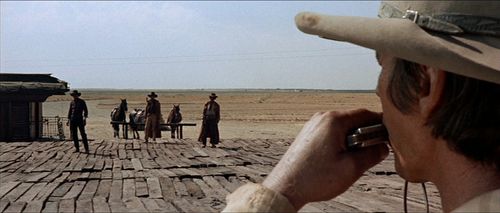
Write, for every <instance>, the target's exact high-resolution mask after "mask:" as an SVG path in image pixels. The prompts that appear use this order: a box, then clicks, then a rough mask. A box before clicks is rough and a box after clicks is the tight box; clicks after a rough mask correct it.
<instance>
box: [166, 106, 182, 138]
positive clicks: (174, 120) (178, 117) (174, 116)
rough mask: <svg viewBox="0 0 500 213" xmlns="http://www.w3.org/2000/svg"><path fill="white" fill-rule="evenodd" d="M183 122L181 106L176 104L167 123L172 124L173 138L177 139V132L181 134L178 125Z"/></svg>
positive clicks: (171, 133) (171, 134)
mask: <svg viewBox="0 0 500 213" xmlns="http://www.w3.org/2000/svg"><path fill="white" fill-rule="evenodd" d="M181 121H182V114H181V108H180V105H179V104H177V105H175V104H174V105H173V108H172V110H170V113H168V118H167V123H169V124H172V125H171V128H170V137H171V138H175V132H177V134H179V132H178V126H177V125H176V124H178V123H180V122H181Z"/></svg>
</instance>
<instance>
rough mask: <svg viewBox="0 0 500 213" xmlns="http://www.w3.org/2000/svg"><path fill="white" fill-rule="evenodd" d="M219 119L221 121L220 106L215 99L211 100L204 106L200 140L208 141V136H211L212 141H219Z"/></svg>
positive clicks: (213, 142) (216, 142) (215, 142)
mask: <svg viewBox="0 0 500 213" xmlns="http://www.w3.org/2000/svg"><path fill="white" fill-rule="evenodd" d="M219 121H220V106H219V104H218V103H217V102H215V101H209V102H207V103H206V104H205V107H204V108H203V123H202V125H201V132H200V136H199V137H198V141H199V142H202V143H206V141H207V138H210V143H212V144H218V143H219V126H218V124H219Z"/></svg>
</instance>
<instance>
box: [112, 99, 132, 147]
mask: <svg viewBox="0 0 500 213" xmlns="http://www.w3.org/2000/svg"><path fill="white" fill-rule="evenodd" d="M120 100H121V103H120V105H119V106H118V107H115V108H114V109H113V110H112V111H111V115H110V116H111V121H119V122H125V119H126V116H125V112H126V111H127V110H128V109H127V99H120ZM112 126H113V130H114V131H113V137H115V138H116V137H117V138H120V135H119V132H120V125H119V124H113V125H112Z"/></svg>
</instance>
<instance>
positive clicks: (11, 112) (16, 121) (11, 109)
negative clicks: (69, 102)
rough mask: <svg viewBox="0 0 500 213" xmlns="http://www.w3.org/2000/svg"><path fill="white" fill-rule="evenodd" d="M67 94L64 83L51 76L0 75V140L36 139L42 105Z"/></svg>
mask: <svg viewBox="0 0 500 213" xmlns="http://www.w3.org/2000/svg"><path fill="white" fill-rule="evenodd" d="M67 91H69V89H68V83H67V82H64V81H61V80H59V79H57V78H55V77H52V76H51V74H17V73H0V141H32V140H37V139H39V138H40V137H41V135H42V132H43V126H42V113H43V110H42V103H43V102H44V101H45V100H47V98H48V97H49V96H51V95H64V94H65V92H67Z"/></svg>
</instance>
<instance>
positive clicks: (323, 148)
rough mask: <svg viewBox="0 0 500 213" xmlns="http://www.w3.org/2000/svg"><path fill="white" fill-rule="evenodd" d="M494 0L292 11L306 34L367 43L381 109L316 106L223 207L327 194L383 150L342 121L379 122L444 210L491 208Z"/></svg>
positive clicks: (497, 157) (497, 35) (498, 87)
mask: <svg viewBox="0 0 500 213" xmlns="http://www.w3.org/2000/svg"><path fill="white" fill-rule="evenodd" d="M499 11H500V2H499V1H488V2H480V1H409V2H392V1H389V2H382V4H381V7H380V11H379V16H380V19H372V18H361V17H339V16H326V15H320V14H315V13H301V14H299V15H297V16H296V18H295V21H296V24H297V26H298V28H299V29H300V30H301V31H303V32H305V33H308V34H313V35H318V36H320V37H322V38H327V39H331V40H338V41H346V42H351V43H354V44H357V45H360V46H363V47H367V48H371V49H374V50H375V51H376V58H377V60H378V62H379V64H380V66H381V73H380V76H379V80H378V86H377V95H378V96H379V97H380V101H381V103H382V110H383V114H381V113H376V112H371V111H368V110H364V109H360V110H354V111H346V112H325V113H317V114H315V115H314V116H313V117H312V118H311V120H310V121H308V122H307V123H306V124H305V126H304V128H303V129H302V131H301V132H300V133H299V134H298V136H297V138H296V139H295V141H294V142H293V143H292V145H291V146H290V148H289V149H288V151H287V152H286V153H285V155H284V156H283V158H282V160H281V161H280V162H279V163H278V164H277V165H276V167H275V168H274V169H273V171H272V172H271V173H270V174H269V175H268V176H267V178H266V179H265V180H264V182H263V183H261V184H252V183H250V184H247V185H244V186H242V187H240V188H239V189H237V190H236V191H235V192H233V193H232V194H231V195H229V196H228V197H227V201H228V205H227V207H226V209H225V211H230V212H234V211H245V212H249V211H279V212H287V211H297V210H299V209H300V208H301V207H302V206H304V205H305V204H307V203H309V202H314V201H322V200H329V199H333V198H335V197H336V196H338V195H340V194H342V193H343V192H344V191H346V190H347V189H348V188H349V187H350V186H351V185H352V184H353V183H354V182H355V181H356V180H357V179H358V178H359V177H360V176H361V175H362V174H363V173H364V172H365V171H366V170H368V169H369V168H371V167H373V166H374V165H376V164H377V163H379V162H380V161H382V160H383V159H384V158H385V157H386V156H387V155H388V147H387V146H386V145H385V144H378V145H375V146H370V147H366V148H362V149H358V150H355V151H347V150H346V145H345V141H346V139H345V138H346V134H347V132H348V131H349V130H350V129H353V128H356V127H360V126H367V125H373V124H375V123H380V122H382V123H383V124H384V125H385V126H386V127H387V130H388V134H389V142H390V147H391V148H392V150H393V152H394V157H395V168H396V171H397V172H398V174H399V175H400V176H401V177H402V178H404V179H405V180H407V181H409V182H415V183H425V182H432V183H434V185H435V186H436V187H437V189H438V190H439V194H440V197H441V205H442V210H443V211H444V212H451V211H454V212H500V12H499Z"/></svg>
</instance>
